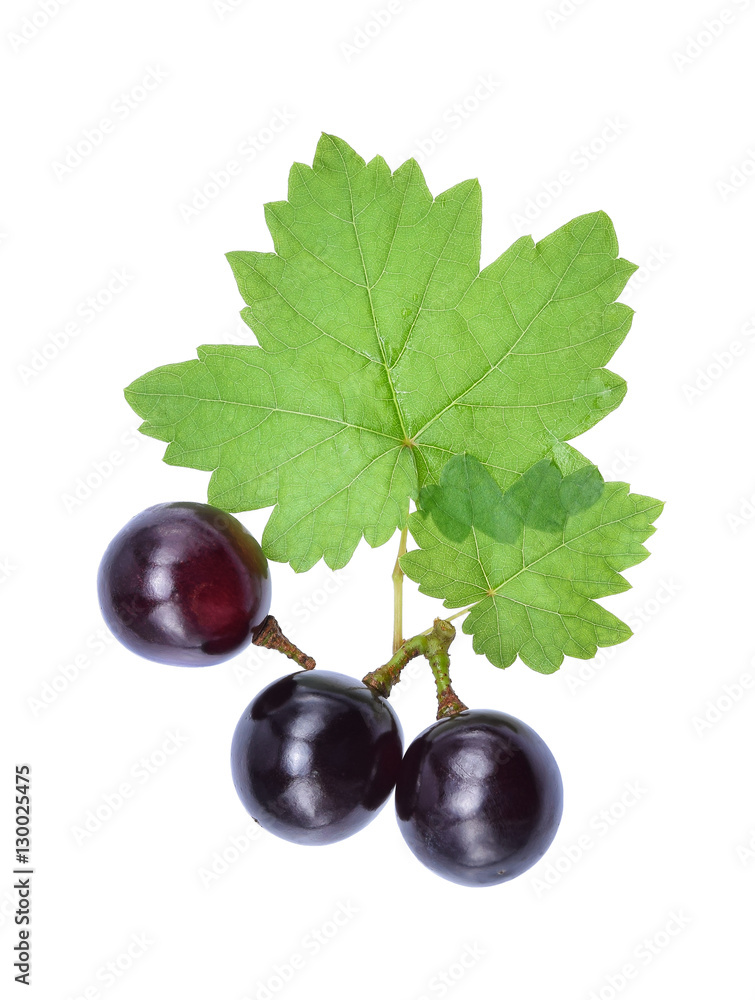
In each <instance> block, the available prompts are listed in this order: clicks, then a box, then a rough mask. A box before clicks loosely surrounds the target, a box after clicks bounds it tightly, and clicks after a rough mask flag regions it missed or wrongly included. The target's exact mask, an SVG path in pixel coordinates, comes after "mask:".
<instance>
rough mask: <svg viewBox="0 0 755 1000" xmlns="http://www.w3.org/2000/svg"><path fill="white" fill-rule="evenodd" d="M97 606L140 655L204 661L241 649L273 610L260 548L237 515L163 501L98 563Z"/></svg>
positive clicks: (137, 520) (143, 515)
mask: <svg viewBox="0 0 755 1000" xmlns="http://www.w3.org/2000/svg"><path fill="white" fill-rule="evenodd" d="M97 586H98V590H99V597H100V607H101V608H102V614H103V616H104V618H105V621H106V622H107V625H108V627H109V628H110V630H111V631H112V633H113V635H115V637H116V638H117V639H119V640H120V641H121V642H122V643H123V645H124V646H127V647H128V648H129V649H130V650H132V651H133V652H135V653H139V655H140V656H146V657H147V659H149V660H157V661H158V662H160V663H173V664H177V665H179V666H185V667H203V666H207V665H208V664H210V663H219V662H221V661H222V660H227V659H228V658H229V657H231V656H233V655H234V654H235V653H238V651H239V650H240V649H243V648H244V646H246V645H247V644H248V643H249V642H250V641H251V639H252V633H253V631H254V629H255V628H256V627H257V626H258V625H259V624H260V623H261V622H262V621H263V619H264V618H265V617H266V616H267V613H268V611H269V610H270V576H269V572H268V566H267V559H265V556H264V555H263V552H262V549H261V548H260V547H259V545H258V544H257V542H256V541H255V540H254V538H253V537H252V535H250V534H249V532H248V531H247V530H246V528H245V527H244V526H243V525H242V524H241V522H240V521H237V520H236V518H235V517H232V516H231V515H230V514H226V513H225V511H222V510H218V508H216V507H211V506H210V505H209V504H204V503H190V502H176V503H161V504H157V505H156V506H154V507H148V508H147V510H143V511H142V512H141V514H137V515H136V517H132V518H131V520H130V521H129V522H128V524H127V525H126V526H125V527H124V528H122V529H121V531H119V532H118V534H117V535H116V536H115V538H114V539H113V540H112V542H111V543H110V545H109V546H108V547H107V550H106V552H105V555H104V556H103V557H102V562H101V563H100V571H99V576H98V580H97Z"/></svg>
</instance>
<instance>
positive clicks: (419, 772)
mask: <svg viewBox="0 0 755 1000" xmlns="http://www.w3.org/2000/svg"><path fill="white" fill-rule="evenodd" d="M562 804H563V788H562V784H561V774H560V772H559V770H558V765H557V764H556V761H555V759H554V757H553V754H552V753H551V752H550V750H549V749H548V747H547V746H546V744H545V743H544V742H543V740H542V739H541V738H540V737H539V736H538V735H537V733H536V732H535V731H534V730H533V729H530V727H529V726H527V725H525V724H524V723H523V722H520V721H519V720H518V719H514V718H512V716H510V715H505V714H504V713H503V712H495V711H488V710H484V709H475V710H467V711H464V712H460V713H459V714H458V715H456V716H454V717H452V718H448V719H442V720H441V721H440V722H436V723H435V724H434V725H432V726H430V727H429V728H428V729H426V730H425V731H424V732H423V733H420V735H419V736H418V737H417V738H416V740H414V742H413V743H412V744H411V746H410V747H409V749H408V750H407V751H406V755H405V757H404V760H403V762H402V764H401V768H400V770H399V777H398V782H397V784H396V815H397V817H398V823H399V827H400V829H401V832H402V834H403V835H404V839H405V840H406V842H407V844H408V845H409V847H410V848H411V850H412V851H413V852H414V854H415V855H416V857H417V858H419V860H420V861H421V862H422V863H423V864H424V865H426V866H427V867H428V868H429V869H430V870H431V871H433V872H435V873H436V874H437V875H441V876H442V877H443V878H446V879H449V880H450V881H451V882H458V883H459V884H460V885H468V886H479V885H496V884H497V883H499V882H506V881H508V880H509V879H512V878H515V877H516V876H517V875H521V874H522V872H524V871H526V870H527V869H528V868H529V867H531V866H532V865H534V864H535V862H536V861H538V860H539V859H540V858H541V857H542V856H543V854H545V852H546V851H547V849H548V847H549V846H550V844H551V841H552V840H553V838H554V836H555V834H556V830H557V829H558V824H559V822H560V820H561V810H562Z"/></svg>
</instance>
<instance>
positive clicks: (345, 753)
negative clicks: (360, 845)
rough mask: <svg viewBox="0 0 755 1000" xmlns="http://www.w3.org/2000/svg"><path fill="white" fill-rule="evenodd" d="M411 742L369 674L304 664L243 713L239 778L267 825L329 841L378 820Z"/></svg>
mask: <svg viewBox="0 0 755 1000" xmlns="http://www.w3.org/2000/svg"><path fill="white" fill-rule="evenodd" d="M402 747H403V740H402V733H401V725H400V724H399V721H398V718H397V716H396V713H395V712H394V711H393V709H392V708H391V706H390V705H389V704H388V702H387V701H386V700H385V698H382V697H381V696H380V695H378V694H376V693H375V692H374V691H372V689H371V688H368V687H367V686H366V685H365V684H363V683H362V682H361V681H358V680H355V679H354V678H353V677H347V676H345V675H344V674H337V673H333V672H332V671H329V670H320V669H317V670H311V671H301V672H300V673H295V674H290V675H288V676H287V677H281V678H280V679H279V680H277V681H274V682H273V683H272V684H270V685H268V687H266V688H265V689H264V690H263V691H261V692H260V693H259V694H258V695H257V697H256V698H255V699H254V700H253V701H252V703H251V704H250V705H249V706H248V708H247V709H246V711H245V712H244V714H243V715H242V716H241V718H240V719H239V723H238V725H237V726H236V731H235V733H234V735H233V743H232V746H231V771H232V774H233V782H234V784H235V786H236V791H237V792H238V794H239V797H240V799H241V801H242V802H243V804H244V806H245V807H246V809H247V811H248V812H249V814H250V815H251V816H252V817H253V818H254V819H255V820H256V821H257V822H258V823H259V824H260V826H262V827H263V828H264V829H265V830H269V831H270V832H271V833H274V834H276V835H277V836H279V837H283V838H284V839H285V840H292V841H294V842H295V843H297V844H331V843H333V842H335V841H336V840H343V839H344V838H345V837H350V836H351V834H352V833H356V831H357V830H361V829H362V827H363V826H366V825H367V823H369V822H370V820H371V819H373V818H374V817H375V816H376V815H377V813H378V811H379V809H380V808H381V807H382V806H383V804H384V803H385V800H386V799H387V798H388V796H389V795H390V793H391V790H392V789H393V786H394V785H395V783H396V775H397V774H398V769H399V765H400V763H401V752H402Z"/></svg>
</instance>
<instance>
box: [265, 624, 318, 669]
mask: <svg viewBox="0 0 755 1000" xmlns="http://www.w3.org/2000/svg"><path fill="white" fill-rule="evenodd" d="M252 642H253V643H254V645H255V646H265V647H266V648H267V649H277V650H278V652H279V653H283V655H284V656H287V657H288V658H289V659H290V660H294V661H295V662H296V663H298V664H299V666H300V667H303V669H304V670H312V669H313V668H314V666H315V661H314V660H313V659H312V657H311V656H307V654H306V653H302V651H301V650H300V649H299V647H298V646H295V645H294V644H293V643H292V642H291V640H290V639H287V638H286V637H285V635H284V634H283V633H282V632H281V628H280V625H279V624H278V621H277V619H275V618H273V616H272V615H268V616H267V618H265V619H264V621H262V622H261V623H260V624H259V625H258V626H257V628H256V629H255V630H254V633H253V634H252Z"/></svg>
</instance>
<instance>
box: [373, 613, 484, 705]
mask: <svg viewBox="0 0 755 1000" xmlns="http://www.w3.org/2000/svg"><path fill="white" fill-rule="evenodd" d="M455 635H456V629H455V628H454V627H453V625H451V624H450V623H449V622H448V621H444V620H443V619H441V618H436V619H435V622H434V623H433V626H432V628H431V629H428V632H427V633H425V632H423V633H421V634H420V635H415V636H414V637H413V638H412V639H407V640H406V642H404V643H403V644H402V645H401V646H400V648H399V649H397V650H396V652H395V653H394V654H393V656H392V657H391V658H390V660H388V662H387V663H385V664H383V666H382V667H378V669H377V670H373V671H372V672H371V673H369V674H367V675H366V676H365V677H363V678H362V680H363V683H365V684H366V685H367V686H368V687H371V688H372V689H373V690H374V691H377V693H378V694H381V695H382V696H383V697H384V698H387V697H388V696H389V695H390V693H391V690H392V689H393V688H394V687H395V685H396V684H398V682H399V681H400V680H401V671H402V670H403V669H404V667H405V666H406V665H407V663H408V662H409V661H410V660H413V659H414V657H415V656H424V657H426V659H427V661H428V663H429V664H430V669H431V670H432V672H433V677H434V678H435V688H436V691H437V694H438V714H437V716H436V718H438V719H445V718H448V717H449V716H452V715H457V714H458V713H459V712H464V711H466V708H467V706H466V705H465V704H464V702H463V701H462V700H461V699H460V698H459V697H458V695H457V694H456V692H455V691H454V689H453V687H452V686H451V677H450V675H449V668H450V665H451V657H450V656H449V653H448V647H449V646H450V645H451V643H452V642H453V641H454V637H455Z"/></svg>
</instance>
